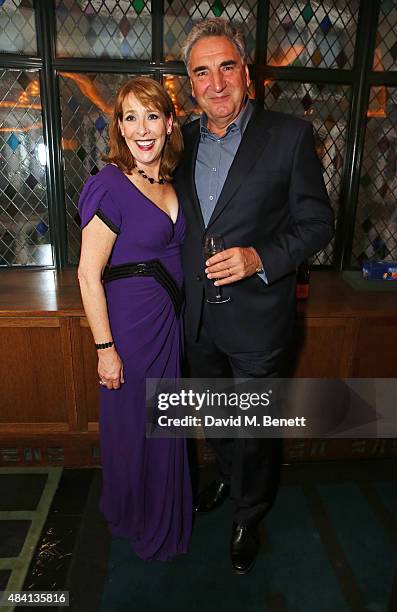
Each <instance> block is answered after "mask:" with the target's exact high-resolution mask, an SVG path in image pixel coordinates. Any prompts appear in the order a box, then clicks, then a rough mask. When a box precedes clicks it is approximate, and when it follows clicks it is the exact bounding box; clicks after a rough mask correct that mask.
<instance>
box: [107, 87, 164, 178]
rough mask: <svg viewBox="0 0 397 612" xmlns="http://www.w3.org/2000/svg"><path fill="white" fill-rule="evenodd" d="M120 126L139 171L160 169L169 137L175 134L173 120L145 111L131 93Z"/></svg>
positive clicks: (151, 110)
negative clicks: (140, 169)
mask: <svg viewBox="0 0 397 612" xmlns="http://www.w3.org/2000/svg"><path fill="white" fill-rule="evenodd" d="M119 126H120V130H121V133H122V135H124V139H125V142H126V144H127V146H128V148H129V150H130V151H131V153H132V155H133V156H134V159H135V161H136V164H137V166H138V168H141V167H143V166H148V167H149V168H152V169H157V168H158V167H159V166H160V160H161V155H162V152H163V148H164V145H165V141H166V137H167V134H170V133H171V129H172V117H169V118H167V117H166V116H165V115H164V113H162V112H161V111H158V110H155V109H150V108H145V107H144V106H142V104H141V103H140V102H139V100H138V99H137V98H136V97H135V96H134V94H132V93H129V94H128V96H126V98H125V99H124V102H123V119H122V120H120V119H119Z"/></svg>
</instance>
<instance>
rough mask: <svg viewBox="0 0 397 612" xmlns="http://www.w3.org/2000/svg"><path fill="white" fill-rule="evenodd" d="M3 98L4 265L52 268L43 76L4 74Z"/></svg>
mask: <svg viewBox="0 0 397 612" xmlns="http://www.w3.org/2000/svg"><path fill="white" fill-rule="evenodd" d="M0 99H1V103H0V265H1V266H18V265H28V266H30V265H37V266H48V265H52V264H53V256H52V247H51V238H50V231H49V220H48V207H47V193H46V174H45V171H46V164H47V149H46V146H45V144H44V140H43V125H42V118H41V100H40V84H39V72H38V71H36V70H32V71H27V70H0Z"/></svg>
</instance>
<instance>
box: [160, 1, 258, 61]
mask: <svg viewBox="0 0 397 612" xmlns="http://www.w3.org/2000/svg"><path fill="white" fill-rule="evenodd" d="M257 4H258V2H257V0H245V1H244V2H243V1H242V0H234V2H228V1H227V0H224V2H221V0H215V1H209V2H200V1H199V0H165V6H164V55H165V59H166V60H168V61H169V60H176V59H180V49H181V45H182V43H183V42H184V40H185V38H186V36H187V35H188V34H189V32H190V30H191V29H192V27H193V26H194V25H195V23H197V22H198V21H201V20H202V19H206V18H207V17H222V18H224V19H229V20H230V21H233V22H234V23H236V25H238V26H240V27H241V28H242V30H243V32H244V35H245V38H246V43H247V48H248V51H249V57H250V61H251V62H252V61H253V60H254V55H255V33H256V14H257Z"/></svg>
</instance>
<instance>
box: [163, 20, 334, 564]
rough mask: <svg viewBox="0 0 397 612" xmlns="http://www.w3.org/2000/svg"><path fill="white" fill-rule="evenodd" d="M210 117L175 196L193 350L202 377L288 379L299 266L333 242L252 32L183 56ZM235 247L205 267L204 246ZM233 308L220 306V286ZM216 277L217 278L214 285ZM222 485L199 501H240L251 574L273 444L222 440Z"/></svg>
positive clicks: (295, 126) (323, 204) (243, 552)
mask: <svg viewBox="0 0 397 612" xmlns="http://www.w3.org/2000/svg"><path fill="white" fill-rule="evenodd" d="M183 55H184V60H185V63H186V66H187V70H188V74H189V77H190V81H191V86H192V93H193V95H194V96H195V98H196V100H197V102H198V104H199V106H200V108H201V109H202V111H203V114H202V116H201V118H200V120H198V121H195V122H193V123H190V124H188V125H187V126H186V127H185V128H184V142H185V155H184V160H183V163H182V165H181V166H180V168H179V171H178V174H177V177H176V182H175V185H176V189H177V193H178V196H179V200H180V203H181V205H182V208H183V210H184V213H185V216H186V219H187V225H188V229H187V236H186V241H185V243H184V248H183V261H184V271H185V288H186V317H185V328H186V351H187V360H188V364H189V374H190V376H192V377H197V378H201V377H214V378H215V377H220V378H225V377H229V376H233V377H241V378H250V377H260V378H264V377H277V376H281V375H282V372H283V366H284V364H285V360H286V359H288V349H289V346H290V341H291V335H292V330H293V323H294V304H295V271H296V267H297V266H298V265H299V264H300V263H302V262H303V261H304V260H305V259H307V258H308V257H309V256H311V255H312V254H314V253H315V252H316V251H318V250H320V249H321V248H323V247H324V246H325V245H326V244H327V243H328V242H329V240H330V239H331V237H332V235H333V213H332V210H331V208H330V206H329V201H328V196H327V192H326V189H325V186H324V182H323V178H322V172H321V166H320V163H319V160H318V157H317V155H316V152H315V149H314V142H313V133H312V126H311V124H310V123H309V122H307V121H304V120H301V119H298V118H294V117H290V116H288V115H284V114H281V113H275V112H270V111H265V110H263V109H261V108H255V106H254V105H253V104H252V102H251V101H250V100H249V99H248V87H249V83H250V77H249V72H248V67H247V64H246V61H247V55H246V49H245V43H244V38H243V35H242V33H241V32H240V31H239V30H238V29H237V28H235V27H234V26H233V25H232V24H231V23H230V22H226V21H224V20H222V19H208V20H205V21H203V22H201V23H199V24H197V25H196V26H195V27H194V28H193V29H192V31H191V32H190V34H189V36H188V38H187V40H186V43H185V45H184V49H183ZM210 234H211V235H221V236H222V237H223V238H224V241H225V246H226V249H225V250H224V251H223V252H221V253H218V254H217V255H214V256H213V257H211V258H210V259H209V260H207V262H205V260H204V257H203V237H204V236H205V235H210ZM214 279H215V284H216V285H218V286H222V290H223V292H224V294H225V297H229V298H230V300H229V301H228V302H226V303H221V304H210V303H208V302H207V300H206V297H208V295H210V294H211V291H213V283H214ZM216 279H217V280H216ZM210 442H211V443H212V444H213V446H214V448H215V452H216V455H217V458H218V463H219V469H220V475H219V478H218V479H217V480H216V481H215V482H213V483H211V485H210V486H209V487H208V488H207V489H205V490H204V491H203V492H202V493H201V494H200V496H199V498H198V500H197V507H196V510H197V511H210V510H212V509H213V508H216V507H217V506H219V505H220V504H221V503H222V502H223V500H224V499H225V498H226V497H227V496H228V495H229V494H230V496H231V498H232V500H233V501H234V504H235V514H234V523H233V529H232V539H231V559H232V564H233V567H234V570H235V572H236V573H239V574H244V573H247V572H248V571H249V570H250V569H251V567H252V566H253V564H254V561H255V558H256V555H257V551H258V529H257V527H258V522H259V521H260V520H261V518H262V517H263V516H264V515H265V513H266V512H267V510H268V509H269V507H270V505H271V503H272V502H273V500H274V496H275V492H276V488H277V478H276V474H277V469H278V464H277V459H276V453H275V452H274V450H275V449H274V441H271V440H266V439H238V440H237V439H236V440H233V439H226V438H225V439H212V440H210Z"/></svg>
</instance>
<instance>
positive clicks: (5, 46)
mask: <svg viewBox="0 0 397 612" xmlns="http://www.w3.org/2000/svg"><path fill="white" fill-rule="evenodd" d="M0 51H1V52H2V53H23V54H27V55H35V54H36V53H37V43H36V27H35V22H34V9H33V0H0Z"/></svg>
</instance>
